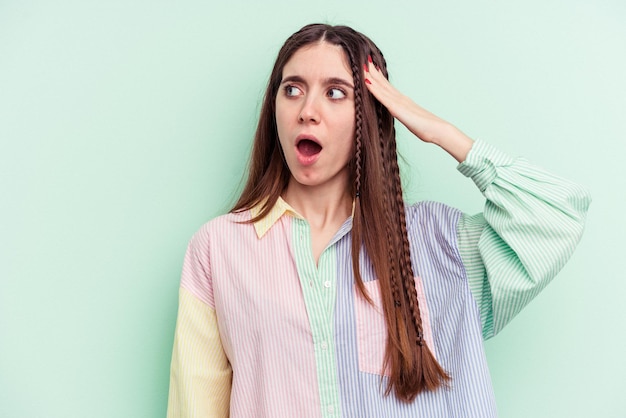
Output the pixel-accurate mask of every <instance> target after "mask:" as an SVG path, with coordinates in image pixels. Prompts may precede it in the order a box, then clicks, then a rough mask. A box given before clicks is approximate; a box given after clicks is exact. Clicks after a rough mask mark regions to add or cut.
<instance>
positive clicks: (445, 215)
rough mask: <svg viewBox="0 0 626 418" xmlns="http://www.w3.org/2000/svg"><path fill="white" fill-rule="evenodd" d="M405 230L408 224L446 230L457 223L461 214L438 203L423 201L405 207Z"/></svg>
mask: <svg viewBox="0 0 626 418" xmlns="http://www.w3.org/2000/svg"><path fill="white" fill-rule="evenodd" d="M405 210H406V213H407V228H408V227H409V224H411V225H414V224H417V225H422V226H426V225H428V226H430V227H435V228H436V227H440V228H446V227H447V226H449V225H450V224H454V226H456V223H457V222H458V220H459V218H460V216H461V215H462V212H461V211H460V210H458V209H456V208H453V207H451V206H448V205H446V204H444V203H440V202H431V201H424V202H418V203H413V204H407V205H405Z"/></svg>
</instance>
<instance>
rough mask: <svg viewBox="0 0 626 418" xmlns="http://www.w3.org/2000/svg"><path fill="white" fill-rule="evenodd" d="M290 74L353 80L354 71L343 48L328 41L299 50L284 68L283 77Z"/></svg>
mask: <svg viewBox="0 0 626 418" xmlns="http://www.w3.org/2000/svg"><path fill="white" fill-rule="evenodd" d="M290 75H301V76H302V75H308V76H312V77H314V76H320V77H341V78H347V79H348V80H352V71H351V70H350V65H349V63H348V57H347V56H346V53H345V52H344V50H343V48H342V47H341V46H339V45H333V44H329V43H327V42H316V43H314V44H311V45H306V46H304V47H302V48H300V49H299V50H297V51H296V52H295V53H294V54H293V55H292V56H291V58H290V59H289V61H287V64H285V67H284V68H283V77H286V76H290Z"/></svg>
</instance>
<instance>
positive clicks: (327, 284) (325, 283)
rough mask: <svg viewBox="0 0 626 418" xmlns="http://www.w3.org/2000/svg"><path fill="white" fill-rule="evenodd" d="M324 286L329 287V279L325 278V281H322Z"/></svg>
mask: <svg viewBox="0 0 626 418" xmlns="http://www.w3.org/2000/svg"><path fill="white" fill-rule="evenodd" d="M324 287H327V288H329V287H330V280H326V281H325V282H324Z"/></svg>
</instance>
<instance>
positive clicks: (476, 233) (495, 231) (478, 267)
mask: <svg viewBox="0 0 626 418" xmlns="http://www.w3.org/2000/svg"><path fill="white" fill-rule="evenodd" d="M458 170H459V171H460V172H461V173H462V174H463V175H465V176H467V177H470V178H471V179H472V180H473V181H474V183H475V184H476V185H477V186H478V188H479V189H480V191H481V192H482V193H483V195H484V196H485V198H486V199H487V201H486V203H485V208H484V212H483V213H482V214H478V215H474V216H468V215H463V216H462V217H461V219H460V221H459V224H458V226H457V234H458V237H459V249H460V252H461V257H462V259H463V263H464V264H465V268H466V272H467V276H468V280H469V286H470V289H471V291H472V294H473V296H474V298H475V300H476V303H477V304H478V307H479V309H480V314H481V321H482V325H483V337H484V338H490V337H492V336H494V335H495V334H497V333H498V332H499V331H500V330H501V329H502V328H503V327H504V326H505V325H506V324H507V323H508V322H509V321H510V320H511V319H512V318H513V317H514V316H515V315H517V313H518V312H519V311H520V310H522V308H523V307H524V306H526V304H528V302H530V301H531V300H532V299H533V298H534V297H535V296H537V294H538V293H539V292H540V291H541V290H542V289H543V288H544V287H545V286H546V285H547V284H548V283H549V282H550V280H551V279H552V278H553V277H554V276H555V275H556V274H557V273H558V271H559V270H560V269H561V268H562V267H563V266H564V265H565V262H566V261H567V260H568V259H569V258H570V256H571V255H572V253H573V252H574V248H575V247H576V244H577V243H578V241H579V240H580V237H581V235H582V232H583V227H584V221H585V216H586V213H587V209H588V207H589V203H590V202H591V199H590V196H589V193H588V192H587V191H586V190H585V189H584V188H582V187H581V186H578V185H576V184H574V183H571V182H569V181H567V180H564V179H562V178H559V177H557V176H555V175H553V174H550V173H548V172H546V171H544V170H542V169H540V168H537V167H534V166H532V165H531V164H529V163H528V162H527V161H526V160H524V159H521V158H518V159H512V158H510V157H508V156H507V155H505V154H503V153H502V152H500V151H498V150H497V149H495V148H493V147H491V146H490V145H488V144H486V143H483V142H481V141H477V142H476V143H474V146H473V147H472V150H471V151H470V153H469V154H468V156H467V159H466V160H465V161H464V162H463V163H462V164H460V165H459V167H458Z"/></svg>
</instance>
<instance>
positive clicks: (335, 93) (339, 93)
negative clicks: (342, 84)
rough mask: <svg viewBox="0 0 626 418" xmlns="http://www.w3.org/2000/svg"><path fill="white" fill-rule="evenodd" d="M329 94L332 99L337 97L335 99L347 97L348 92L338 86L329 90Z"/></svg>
mask: <svg viewBox="0 0 626 418" xmlns="http://www.w3.org/2000/svg"><path fill="white" fill-rule="evenodd" d="M327 94H328V97H330V98H331V99H335V100H338V99H343V98H345V97H346V92H345V91H343V90H341V89H338V88H332V89H330V90H328V93H327Z"/></svg>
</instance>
